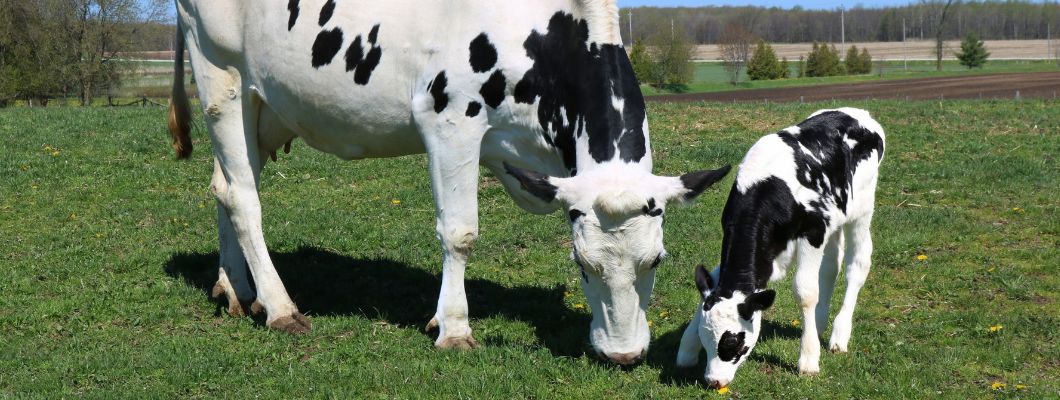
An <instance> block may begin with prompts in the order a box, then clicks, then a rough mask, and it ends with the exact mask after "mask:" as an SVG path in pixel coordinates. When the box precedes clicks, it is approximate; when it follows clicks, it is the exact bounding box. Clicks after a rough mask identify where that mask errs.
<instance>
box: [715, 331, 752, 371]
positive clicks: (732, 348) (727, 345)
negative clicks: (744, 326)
mask: <svg viewBox="0 0 1060 400" xmlns="http://www.w3.org/2000/svg"><path fill="white" fill-rule="evenodd" d="M746 336H747V333H746V332H740V333H736V334H733V333H732V332H729V331H725V333H722V334H721V340H720V341H719V342H718V358H720V359H721V360H722V361H731V362H732V363H733V364H735V363H737V362H738V361H740V356H742V355H744V354H747V350H748V348H747V346H744V338H745V337H746Z"/></svg>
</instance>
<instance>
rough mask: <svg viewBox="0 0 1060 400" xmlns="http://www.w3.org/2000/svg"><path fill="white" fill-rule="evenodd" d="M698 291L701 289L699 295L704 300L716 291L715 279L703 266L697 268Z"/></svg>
mask: <svg viewBox="0 0 1060 400" xmlns="http://www.w3.org/2000/svg"><path fill="white" fill-rule="evenodd" d="M696 289H699V295H700V297H702V298H703V300H706V299H707V293H709V292H710V291H711V290H714V279H712V278H711V277H710V272H708V271H707V268H706V267H704V266H703V264H700V265H699V266H698V267H696Z"/></svg>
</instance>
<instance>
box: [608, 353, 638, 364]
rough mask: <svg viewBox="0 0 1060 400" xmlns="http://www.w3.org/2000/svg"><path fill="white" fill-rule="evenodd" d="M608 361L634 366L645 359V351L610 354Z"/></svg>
mask: <svg viewBox="0 0 1060 400" xmlns="http://www.w3.org/2000/svg"><path fill="white" fill-rule="evenodd" d="M607 359H608V360H611V362H613V363H615V364H619V365H633V364H636V363H638V362H640V361H641V360H643V359H644V351H643V350H642V351H635V352H632V353H608V354H607Z"/></svg>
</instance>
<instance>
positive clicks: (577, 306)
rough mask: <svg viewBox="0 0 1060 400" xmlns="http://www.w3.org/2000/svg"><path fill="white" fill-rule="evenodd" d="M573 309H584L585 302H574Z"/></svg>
mask: <svg viewBox="0 0 1060 400" xmlns="http://www.w3.org/2000/svg"><path fill="white" fill-rule="evenodd" d="M574 309H575V310H584V309H585V304H582V303H578V304H575V305H574Z"/></svg>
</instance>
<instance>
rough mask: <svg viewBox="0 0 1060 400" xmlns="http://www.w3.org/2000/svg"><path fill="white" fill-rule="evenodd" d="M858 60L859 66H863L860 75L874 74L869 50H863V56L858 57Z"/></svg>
mask: <svg viewBox="0 0 1060 400" xmlns="http://www.w3.org/2000/svg"><path fill="white" fill-rule="evenodd" d="M858 60H859V61H860V63H859V64H860V65H861V71H859V72H860V73H862V74H868V73H872V55H870V54H869V49H867V48H863V49H861V54H860V55H858Z"/></svg>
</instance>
